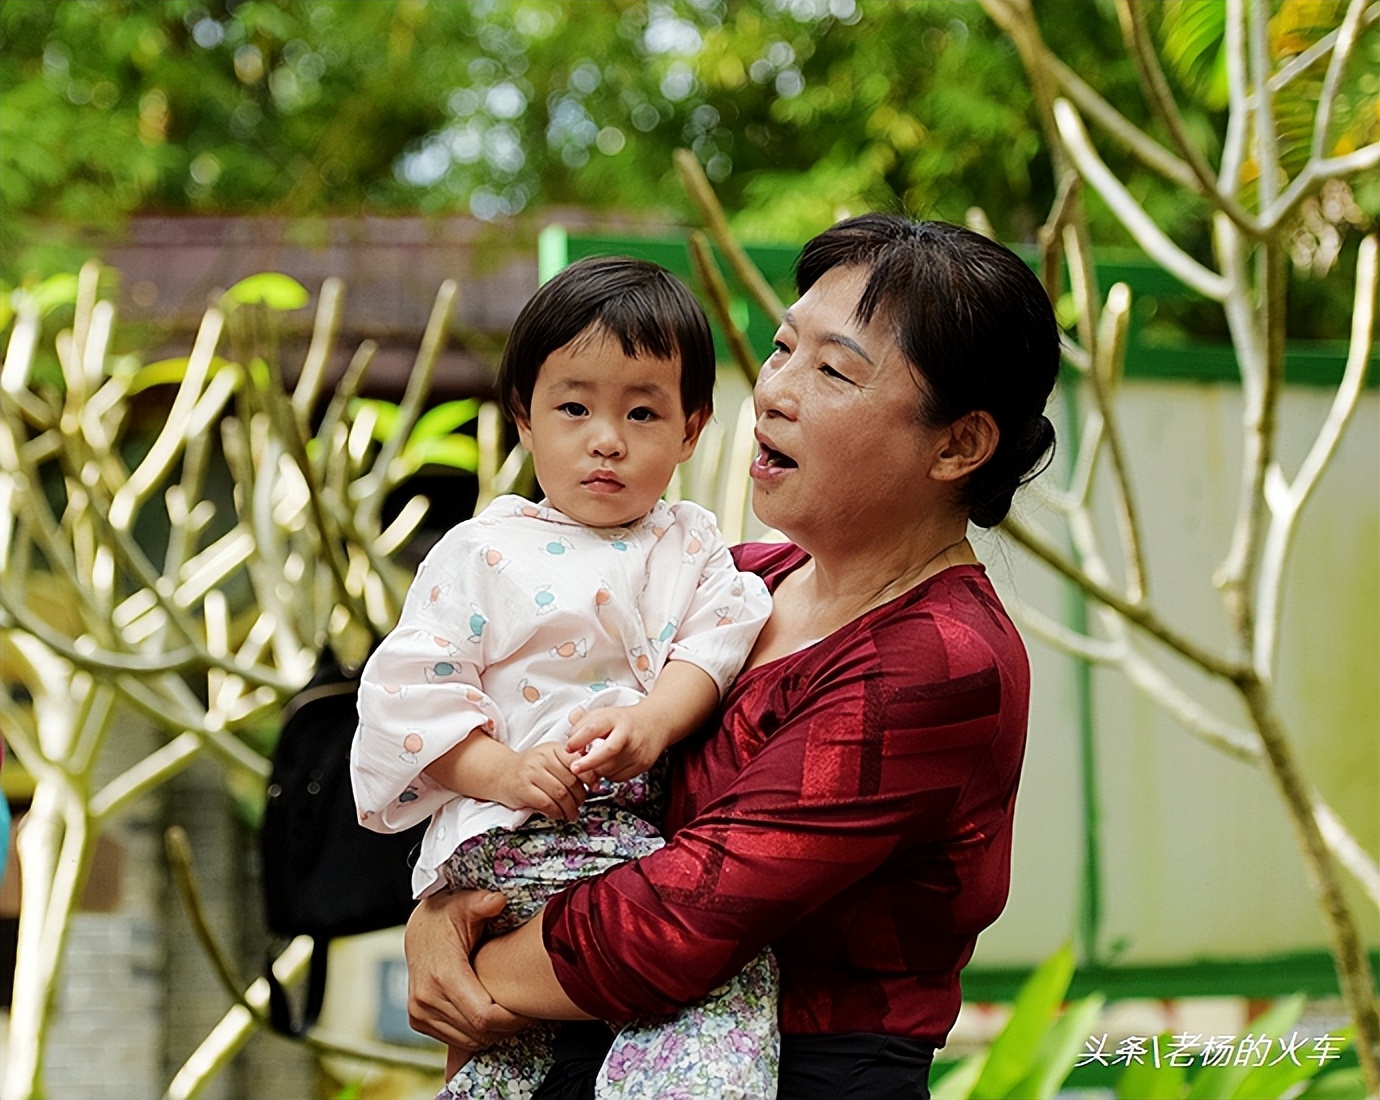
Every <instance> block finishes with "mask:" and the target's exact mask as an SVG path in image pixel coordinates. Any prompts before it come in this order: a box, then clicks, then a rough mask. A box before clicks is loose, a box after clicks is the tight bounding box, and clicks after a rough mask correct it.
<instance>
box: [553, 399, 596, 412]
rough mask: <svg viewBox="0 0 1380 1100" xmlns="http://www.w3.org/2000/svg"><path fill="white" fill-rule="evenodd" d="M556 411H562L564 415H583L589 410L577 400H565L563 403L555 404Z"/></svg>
mask: <svg viewBox="0 0 1380 1100" xmlns="http://www.w3.org/2000/svg"><path fill="white" fill-rule="evenodd" d="M556 411H557V412H563V413H565V414H566V416H585V415H586V414H587V413H588V412H589V410H588V409H587V408H585V407H584V406H583V405H581V404H580V403H579V402H578V401H567V402H566V403H565V404H564V405H557V406H556Z"/></svg>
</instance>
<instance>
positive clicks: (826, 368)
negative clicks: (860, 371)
mask: <svg viewBox="0 0 1380 1100" xmlns="http://www.w3.org/2000/svg"><path fill="white" fill-rule="evenodd" d="M819 369H820V373H821V374H827V375H828V376H829V377H830V378H837V379H838V380H839V381H840V382H847V383H849V384H850V385H851V384H852V382H853V379H851V378H849V377H848V376H847V375H846V374H840V373H839V372H838V371H836V370H835V369H834V368H833V367H831V366H830V365H829V364H828V363H821V364H820V368H819Z"/></svg>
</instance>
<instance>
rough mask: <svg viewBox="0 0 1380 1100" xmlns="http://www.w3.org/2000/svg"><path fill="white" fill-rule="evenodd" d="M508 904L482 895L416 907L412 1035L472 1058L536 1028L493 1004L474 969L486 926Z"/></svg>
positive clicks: (410, 973) (410, 970) (407, 946)
mask: <svg viewBox="0 0 1380 1100" xmlns="http://www.w3.org/2000/svg"><path fill="white" fill-rule="evenodd" d="M506 904H507V903H506V902H505V901H504V898H503V895H502V894H493V893H485V892H484V891H482V890H460V891H457V892H456V893H454V894H444V893H442V894H433V895H431V896H430V897H428V898H424V899H423V900H422V901H420V902H419V903H418V904H417V907H416V909H414V910H413V911H412V916H411V918H409V920H408V922H407V931H406V934H405V937H404V940H403V945H404V950H405V952H406V955H407V1017H408V1022H409V1023H410V1024H411V1025H412V1027H413V1029H414V1030H416V1031H419V1032H421V1033H422V1034H423V1035H430V1036H431V1037H432V1038H433V1039H439V1040H440V1041H441V1042H443V1043H445V1044H446V1045H447V1046H448V1047H452V1048H454V1049H456V1050H460V1051H462V1052H464V1053H466V1054H472V1053H474V1052H475V1051H477V1050H483V1049H484V1048H485V1047H489V1046H492V1045H493V1044H494V1043H496V1042H498V1041H499V1040H501V1039H505V1038H507V1037H508V1036H509V1035H513V1034H515V1033H516V1032H518V1031H521V1030H522V1029H523V1028H524V1027H526V1026H527V1025H528V1024H530V1023H531V1022H532V1021H531V1020H530V1019H525V1018H524V1017H522V1016H518V1015H515V1014H514V1013H512V1012H509V1011H508V1010H507V1009H505V1008H503V1007H502V1006H501V1005H498V1004H495V1003H494V999H493V998H492V997H491V996H490V995H489V991H488V990H487V989H485V988H484V986H483V985H482V984H481V983H480V981H479V979H478V978H476V977H475V973H474V970H473V969H471V966H470V957H471V955H472V953H473V951H474V945H475V944H476V943H478V942H479V940H480V938H481V936H482V935H483V933H484V927H485V925H486V924H487V923H488V922H489V921H490V920H492V919H493V918H494V917H496V916H498V914H499V913H501V912H503V907H504V906H505V905H506ZM543 956H545V952H543ZM547 968H548V970H549V969H550V963H549V961H548V963H547ZM552 980H553V981H554V978H553V979H552Z"/></svg>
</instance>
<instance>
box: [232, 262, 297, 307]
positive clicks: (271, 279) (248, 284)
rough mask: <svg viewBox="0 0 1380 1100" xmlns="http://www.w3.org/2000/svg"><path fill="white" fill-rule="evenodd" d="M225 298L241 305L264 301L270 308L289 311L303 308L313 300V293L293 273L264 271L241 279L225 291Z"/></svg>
mask: <svg viewBox="0 0 1380 1100" xmlns="http://www.w3.org/2000/svg"><path fill="white" fill-rule="evenodd" d="M225 300H226V301H228V302H232V303H234V304H235V305H241V306H247V305H252V304H254V303H256V302H262V303H263V304H264V305H265V306H267V307H268V308H269V309H273V310H277V311H278V312H280V313H288V312H291V311H292V310H294V309H301V308H302V307H303V306H304V305H306V304H307V302H309V301H310V300H311V295H310V294H308V293H307V288H306V287H304V286H303V285H302V284H301V283H299V282H298V281H297V280H296V279H294V278H293V277H292V276H291V275H283V274H282V273H280V272H277V271H264V272H261V273H260V274H258V275H250V276H249V277H248V278H246V279H241V280H240V281H239V282H238V283H236V284H235V285H234V286H232V287H231V288H230V289H229V290H227V291H226V292H225Z"/></svg>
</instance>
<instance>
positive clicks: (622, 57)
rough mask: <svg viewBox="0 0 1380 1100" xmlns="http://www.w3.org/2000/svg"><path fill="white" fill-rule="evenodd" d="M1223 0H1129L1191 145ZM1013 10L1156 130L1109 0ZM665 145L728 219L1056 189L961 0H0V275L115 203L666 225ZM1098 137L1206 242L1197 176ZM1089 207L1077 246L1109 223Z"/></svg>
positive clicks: (1003, 202) (75, 242) (776, 220)
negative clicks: (1150, 167)
mask: <svg viewBox="0 0 1380 1100" xmlns="http://www.w3.org/2000/svg"><path fill="white" fill-rule="evenodd" d="M1224 3H1225V0H1166V3H1164V4H1159V5H1151V6H1149V7H1148V8H1147V13H1148V16H1149V18H1150V23H1151V30H1152V33H1153V34H1154V35H1155V37H1156V40H1157V42H1158V43H1159V44H1160V46H1161V48H1162V49H1163V52H1164V55H1165V58H1166V64H1167V73H1166V75H1167V77H1168V79H1169V81H1170V83H1171V86H1172V88H1173V90H1174V92H1175V95H1176V97H1177V99H1178V102H1179V104H1180V108H1181V110H1182V112H1183V114H1184V118H1185V125H1186V127H1187V128H1188V130H1189V132H1191V133H1193V134H1194V135H1195V138H1197V139H1198V140H1202V141H1205V142H1206V146H1207V147H1208V148H1209V150H1211V148H1212V147H1213V146H1214V145H1218V146H1220V142H1221V136H1222V127H1223V120H1224V117H1225V116H1224V113H1223V88H1224V84H1223V69H1222V65H1223V61H1222V57H1223V53H1222V34H1223V26H1224V16H1223V11H1224ZM1273 8H1274V11H1275V12H1276V15H1275V18H1274V21H1273V23H1272V26H1271V37H1272V47H1273V49H1274V50H1275V52H1276V54H1277V55H1279V56H1281V57H1287V56H1292V55H1294V54H1297V53H1299V52H1301V51H1302V50H1303V49H1306V48H1307V47H1308V46H1309V45H1310V44H1312V43H1313V42H1316V41H1317V39H1318V38H1319V37H1321V35H1322V34H1323V33H1324V32H1325V31H1326V30H1329V29H1331V28H1333V27H1335V26H1336V25H1337V24H1338V23H1339V21H1340V18H1341V12H1342V10H1343V8H1344V3H1343V0H1274V5H1273ZM1037 11H1038V15H1039V18H1040V21H1041V25H1042V28H1043V33H1044V35H1045V37H1046V39H1047V41H1048V42H1049V44H1050V46H1051V47H1052V48H1053V49H1054V50H1055V51H1056V52H1057V53H1058V55H1059V56H1060V57H1061V58H1062V59H1063V60H1064V61H1065V62H1066V63H1067V64H1068V65H1069V66H1070V68H1072V69H1073V70H1074V71H1076V72H1078V73H1080V74H1082V75H1083V76H1084V78H1085V79H1087V80H1088V81H1089V82H1090V83H1092V84H1093V85H1094V86H1095V87H1096V88H1097V89H1098V91H1099V92H1100V93H1101V94H1102V95H1103V96H1104V97H1105V98H1106V99H1107V100H1108V101H1109V102H1111V103H1113V104H1115V105H1116V106H1117V108H1118V109H1119V110H1121V111H1122V112H1123V113H1125V114H1126V115H1127V117H1128V118H1129V119H1130V120H1131V121H1132V122H1134V123H1136V124H1138V125H1142V126H1148V128H1149V130H1150V132H1151V133H1152V134H1156V135H1158V136H1160V137H1161V138H1163V137H1164V135H1163V134H1162V133H1161V132H1160V129H1159V128H1158V127H1157V126H1156V125H1155V124H1153V123H1149V122H1148V121H1147V120H1148V112H1147V110H1146V107H1145V104H1144V100H1143V97H1142V95H1141V92H1140V90H1139V84H1138V82H1137V78H1136V70H1135V64H1134V62H1133V60H1132V59H1131V58H1130V57H1129V56H1128V54H1127V51H1126V49H1125V46H1124V43H1123V41H1122V36H1121V29H1120V27H1119V24H1118V20H1117V15H1116V8H1115V4H1114V3H1113V0H1040V3H1039V4H1038V5H1037ZM1360 55H1361V57H1362V58H1363V59H1364V60H1365V61H1366V62H1367V65H1363V66H1360V67H1359V71H1358V72H1357V73H1354V74H1352V76H1351V78H1350V83H1349V84H1348V85H1347V86H1346V88H1345V90H1344V94H1343V95H1342V96H1341V97H1339V100H1338V104H1339V107H1338V112H1337V117H1336V119H1335V121H1334V123H1333V127H1332V135H1331V136H1332V139H1333V140H1332V144H1333V146H1334V147H1335V149H1336V150H1337V151H1339V152H1341V151H1346V150H1348V149H1352V148H1356V147H1358V146H1359V145H1361V144H1364V143H1365V142H1367V141H1373V140H1375V139H1376V137H1377V134H1378V133H1380V113H1378V112H1377V109H1376V108H1377V103H1380V79H1377V77H1376V75H1375V74H1376V73H1377V72H1380V34H1377V33H1375V28H1372V29H1371V31H1370V32H1369V34H1368V42H1367V44H1366V45H1365V47H1364V48H1363V49H1362V50H1361V54H1360ZM1372 62H1373V63H1374V64H1371V63H1372ZM1323 71H1324V70H1323V66H1321V65H1315V66H1314V67H1313V70H1312V71H1310V72H1309V73H1308V74H1307V75H1306V77H1305V78H1304V79H1302V80H1299V81H1296V82H1295V86H1296V88H1297V93H1296V94H1293V95H1292V98H1291V99H1290V100H1289V103H1292V104H1293V107H1294V108H1295V112H1294V113H1297V115H1298V117H1297V118H1294V117H1292V115H1291V113H1290V111H1289V110H1288V109H1286V111H1285V116H1284V117H1282V118H1281V119H1280V126H1281V136H1282V140H1284V141H1285V142H1286V143H1287V142H1288V140H1289V138H1290V135H1291V134H1293V135H1298V134H1305V133H1307V132H1308V126H1307V125H1306V123H1307V121H1308V119H1309V117H1311V116H1310V114H1309V112H1311V110H1312V108H1313V105H1314V103H1315V101H1316V96H1317V90H1318V88H1319V87H1320V84H1321V80H1322V77H1323ZM1287 107H1288V104H1286V108H1287ZM680 147H688V148H690V149H692V150H693V151H694V153H695V155H696V157H697V158H698V159H699V161H700V163H701V164H702V165H704V167H705V170H706V173H707V174H708V176H709V177H710V179H711V180H713V181H714V184H715V186H716V189H717V191H718V194H719V197H720V199H721V200H722V201H723V203H724V205H725V207H726V208H727V209H728V210H730V211H733V212H734V216H733V228H734V229H735V231H736V232H737V233H738V234H739V236H740V237H743V238H745V239H759V240H760V239H769V240H799V239H803V238H804V237H805V236H807V235H809V234H810V233H813V232H816V231H817V230H818V229H819V228H820V227H822V226H824V225H826V224H828V223H830V222H831V221H833V220H835V219H836V218H837V217H839V216H840V215H841V214H843V213H845V212H858V211H861V210H866V209H899V208H905V209H907V210H909V211H910V212H912V213H915V214H917V215H921V216H928V217H939V218H944V219H948V220H952V221H962V220H963V219H964V218H965V216H966V214H967V212H968V210H969V209H970V208H972V207H975V206H976V207H981V208H982V209H983V210H985V211H986V213H987V215H988V217H989V219H990V221H991V224H992V226H993V228H994V230H995V232H996V234H997V235H998V236H999V237H1000V238H1002V239H1004V240H1008V241H1029V240H1031V239H1032V238H1033V235H1034V232H1035V229H1036V227H1037V226H1038V225H1039V223H1040V221H1041V220H1042V219H1043V217H1044V215H1045V212H1046V211H1048V210H1049V209H1050V206H1051V203H1052V201H1053V198H1054V181H1053V179H1052V177H1051V173H1050V166H1049V164H1048V158H1047V155H1046V153H1045V152H1044V150H1043V148H1042V140H1041V137H1040V128H1039V125H1038V121H1037V119H1036V118H1035V115H1034V109H1033V106H1032V97H1031V95H1030V91H1029V89H1028V87H1027V86H1026V83H1025V80H1024V77H1023V73H1022V69H1021V66H1020V63H1019V59H1018V58H1017V56H1016V52H1015V47H1014V46H1013V45H1012V43H1011V42H1010V41H1009V40H1008V39H1007V38H1006V37H1005V36H1004V35H1002V34H1001V33H1000V31H999V30H998V29H997V28H996V27H995V26H994V25H993V24H992V22H991V21H990V20H989V19H988V18H987V17H986V15H985V14H984V13H983V10H982V7H981V6H980V5H979V4H978V3H976V2H975V0H578V2H572V0H467V2H464V3H460V2H449V0H369V2H368V3H361V2H358V0H160V2H159V3H156V4H149V3H144V2H141V0H64V2H63V3H52V2H50V0H4V2H3V3H0V275H2V276H4V277H5V278H6V279H8V280H9V281H10V282H11V283H14V282H17V281H19V279H20V278H21V276H22V275H23V274H25V273H28V272H31V271H32V272H37V273H39V274H49V273H52V272H54V271H58V270H64V269H71V268H72V267H74V266H76V264H77V263H78V262H80V261H81V260H82V259H84V258H85V257H86V253H87V252H88V251H89V245H88V237H89V234H90V233H91V231H92V230H95V231H97V232H102V231H105V232H108V231H110V230H111V229H113V228H115V227H116V226H118V224H119V221H120V219H122V218H123V217H125V216H127V215H129V214H133V213H142V214H154V213H164V214H188V213H214V214H244V213H254V214H278V215H284V216H289V217H301V216H319V215H328V214H337V215H354V214H360V213H364V214H370V213H373V214H381V213H415V212H422V213H425V214H448V213H464V214H472V215H475V216H477V217H479V218H481V219H484V220H497V219H503V218H506V217H508V216H510V215H514V214H518V213H521V212H523V211H532V210H537V209H540V208H542V207H551V206H553V205H562V204H572V205H580V206H583V207H590V208H595V209H603V210H606V211H614V212H618V213H638V214H643V215H651V216H653V217H659V218H663V219H665V220H669V221H683V220H686V216H687V215H688V207H687V204H686V200H685V198H684V193H683V191H682V189H681V188H680V186H679V185H678V184H677V182H676V180H675V178H674V170H673V168H672V160H671V153H672V151H673V150H674V149H676V148H680ZM1286 147H1287V146H1286ZM1295 151H1296V152H1297V153H1298V154H1300V155H1301V154H1302V153H1304V152H1305V151H1306V150H1305V149H1304V148H1303V147H1302V145H1298V146H1297V149H1296V150H1295ZM1107 155H1108V159H1109V165H1110V167H1111V168H1112V169H1113V170H1114V171H1116V172H1117V173H1118V174H1119V175H1120V176H1121V178H1122V179H1124V180H1125V181H1126V183H1127V185H1128V187H1129V188H1130V190H1131V191H1132V193H1134V194H1136V195H1137V196H1138V197H1140V198H1141V200H1142V202H1143V203H1144V204H1145V206H1146V209H1147V211H1148V212H1149V213H1150V214H1151V215H1152V217H1154V218H1155V219H1156V220H1157V221H1158V222H1159V224H1160V225H1161V226H1162V227H1163V228H1164V229H1165V230H1166V232H1168V233H1169V235H1170V236H1171V237H1173V238H1174V239H1176V240H1177V241H1178V242H1179V243H1180V244H1181V245H1182V246H1183V247H1185V248H1186V249H1187V250H1188V251H1190V252H1192V253H1193V254H1195V255H1198V256H1199V257H1200V258H1204V259H1206V258H1207V255H1208V253H1209V250H1210V242H1209V241H1208V240H1207V239H1206V238H1202V239H1198V238H1197V237H1195V234H1201V233H1202V230H1201V228H1199V227H1200V226H1201V224H1203V223H1202V222H1201V220H1199V219H1195V218H1194V216H1193V215H1194V213H1195V209H1196V203H1197V200H1195V199H1193V198H1191V197H1189V196H1186V195H1185V194H1184V193H1182V192H1181V191H1175V190H1174V189H1173V188H1171V187H1170V186H1168V185H1167V184H1165V183H1164V182H1163V181H1162V180H1159V179H1158V178H1156V177H1153V176H1151V175H1150V174H1149V173H1147V172H1145V171H1144V170H1143V169H1142V168H1141V167H1140V166H1139V165H1138V164H1137V163H1136V162H1134V161H1133V160H1131V159H1130V158H1129V157H1123V158H1121V159H1118V157H1117V154H1116V151H1115V149H1112V150H1110V151H1109V152H1108V153H1107ZM1247 170H1248V171H1249V170H1250V166H1249V165H1248V166H1247ZM1353 199H1354V201H1353ZM1358 204H1359V205H1358ZM1089 205H1090V209H1091V213H1092V218H1093V229H1094V232H1095V234H1097V235H1098V237H1099V238H1100V239H1101V241H1102V242H1103V243H1119V242H1123V241H1124V240H1125V238H1124V236H1123V234H1122V232H1121V230H1120V229H1119V227H1118V226H1117V225H1116V224H1115V223H1114V221H1113V219H1111V218H1110V217H1109V216H1107V215H1106V213H1105V211H1104V210H1103V209H1102V208H1101V205H1100V203H1099V202H1098V200H1097V199H1096V198H1095V197H1090V199H1089ZM1342 205H1343V207H1344V208H1345V209H1344V213H1343V214H1335V215H1334V214H1329V213H1328V212H1327V210H1326V209H1325V208H1324V207H1319V206H1318V204H1313V206H1311V207H1310V208H1309V210H1308V211H1306V212H1305V215H1304V217H1305V219H1307V218H1311V219H1312V222H1313V223H1315V224H1313V226H1312V228H1311V229H1308V230H1306V231H1305V234H1304V236H1305V239H1304V244H1305V246H1308V245H1309V242H1310V241H1311V239H1312V238H1313V237H1316V238H1319V240H1320V243H1319V244H1318V245H1317V246H1316V247H1314V248H1313V252H1312V255H1315V256H1318V257H1320V258H1321V262H1322V263H1325V264H1327V265H1329V266H1330V264H1331V263H1332V262H1333V261H1334V260H1335V251H1336V249H1335V248H1334V247H1333V246H1332V245H1331V244H1329V241H1332V240H1333V239H1334V238H1335V239H1336V240H1340V239H1341V237H1342V236H1344V235H1345V234H1337V233H1334V232H1333V231H1332V227H1333V226H1334V225H1336V224H1337V223H1338V222H1339V221H1349V222H1350V223H1354V224H1361V223H1362V222H1363V221H1365V220H1367V219H1373V218H1374V217H1375V215H1376V213H1377V210H1380V182H1377V183H1375V184H1373V185H1371V187H1370V189H1369V191H1365V190H1358V192H1357V194H1356V195H1355V196H1352V195H1350V194H1348V195H1345V196H1343V197H1342ZM1319 210H1321V214H1320V213H1319ZM1343 229H1345V226H1343ZM1310 233H1311V234H1312V236H1311V237H1310V236H1309V234H1310ZM83 246H86V247H83Z"/></svg>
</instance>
